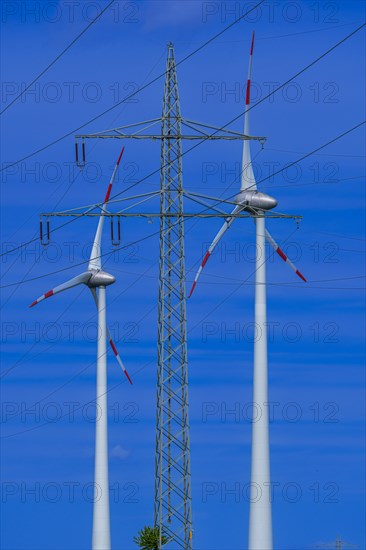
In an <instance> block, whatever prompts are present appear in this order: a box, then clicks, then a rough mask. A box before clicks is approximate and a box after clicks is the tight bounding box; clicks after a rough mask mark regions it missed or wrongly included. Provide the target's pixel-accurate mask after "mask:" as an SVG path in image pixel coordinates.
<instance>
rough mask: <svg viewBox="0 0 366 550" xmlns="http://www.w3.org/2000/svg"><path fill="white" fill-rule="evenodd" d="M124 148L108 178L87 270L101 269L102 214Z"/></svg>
mask: <svg viewBox="0 0 366 550" xmlns="http://www.w3.org/2000/svg"><path fill="white" fill-rule="evenodd" d="M124 150H125V148H124V147H122V149H121V152H120V154H119V157H118V160H117V162H116V165H115V167H114V170H113V174H112V177H111V180H110V182H109V185H108V189H107V193H106V195H105V197H104V202H103V206H102V211H101V214H100V218H99V222H98V227H97V231H96V233H95V237H94V242H93V248H92V251H91V254H90V261H89V267H88V269H89V270H91V269H97V270H99V269H102V259H101V241H102V232H103V225H104V214H105V212H106V206H107V203H108V201H109V197H110V195H111V192H112V187H113V182H114V179H115V177H116V174H117V170H118V167H119V163H120V162H121V158H122V155H123V151H124Z"/></svg>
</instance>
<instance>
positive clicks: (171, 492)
mask: <svg viewBox="0 0 366 550" xmlns="http://www.w3.org/2000/svg"><path fill="white" fill-rule="evenodd" d="M161 133H162V141H161V173H160V191H161V195H160V197H161V198H160V212H161V214H163V216H162V217H161V218H160V270H159V301H158V304H159V305H158V308H159V314H158V319H159V325H158V326H159V329H158V373H157V417H156V459H155V460H156V462H155V514H154V515H155V524H156V525H158V526H159V528H160V537H162V536H166V537H167V538H168V539H169V540H172V541H174V543H175V544H178V545H179V547H181V548H184V549H187V550H189V549H191V548H192V498H191V466H190V445H189V417H188V361H187V323H186V295H185V267H184V219H183V186H182V140H181V137H180V136H181V113H180V104H179V93H178V83H177V74H176V66H175V59H174V49H173V45H172V44H169V45H168V59H167V66H166V78H165V88H164V102H163V113H162V130H161ZM173 136H174V137H173ZM166 214H168V216H167V215H166ZM169 214H170V215H169ZM171 214H175V215H176V216H171ZM160 543H161V540H160Z"/></svg>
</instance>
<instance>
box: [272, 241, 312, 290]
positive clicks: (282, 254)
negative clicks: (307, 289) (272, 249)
mask: <svg viewBox="0 0 366 550" xmlns="http://www.w3.org/2000/svg"><path fill="white" fill-rule="evenodd" d="M276 252H277V254H278V255H279V257H280V258H282V260H283V261H284V262H286V263H287V264H289V266H290V267H291V268H292V269H293V271H294V272H295V273H296V275H297V276H298V277H300V279H302V280H303V281H304V282H305V283H306V282H307V281H306V279H305V277H304V275H303V274H302V273H301V271H299V270H298V269H297V268H296V266H294V264H293V263H292V262H291V261H290V260H289V258H288V257H287V256H286V254H285V253H284V251H283V250H281V248H280V247H279V246H277V248H276Z"/></svg>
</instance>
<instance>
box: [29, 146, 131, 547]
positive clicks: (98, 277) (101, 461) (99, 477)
mask: <svg viewBox="0 0 366 550" xmlns="http://www.w3.org/2000/svg"><path fill="white" fill-rule="evenodd" d="M123 151H124V147H122V150H121V152H120V154H119V157H118V160H117V162H116V165H115V167H114V170H113V174H112V178H111V180H110V183H109V185H108V189H107V193H106V195H105V198H104V202H103V206H102V207H101V214H100V218H99V222H98V227H97V231H96V233H95V238H94V242H93V247H92V251H91V255H90V260H89V265H88V271H86V272H84V273H81V274H80V275H77V276H76V277H74V278H73V279H70V280H69V281H67V282H66V283H63V284H61V285H59V286H56V287H55V288H53V289H52V290H49V291H48V292H46V293H45V294H43V295H42V296H40V297H39V298H38V299H37V300H35V301H34V302H33V303H32V304H31V305H30V306H29V307H33V306H35V305H37V304H39V302H42V301H43V300H45V299H46V298H50V297H51V296H54V295H55V294H59V293H60V292H63V291H64V290H68V289H70V288H73V287H75V286H78V285H81V284H84V285H86V286H87V287H89V289H90V291H91V293H92V295H93V298H94V301H95V304H96V306H97V310H98V328H99V330H98V345H97V388H96V405H97V410H98V412H99V411H100V414H97V415H96V420H95V423H96V433H95V464H94V510H93V536H92V548H93V550H110V547H111V542H110V520H109V480H108V422H107V420H108V408H107V391H108V390H107V346H106V340H107V338H108V340H109V344H110V346H111V348H112V350H113V353H114V355H115V357H116V359H117V361H118V363H119V364H120V366H121V368H122V370H123V372H124V373H125V375H126V377H127V379H128V381H129V382H130V384H132V381H131V378H130V376H129V374H128V372H127V370H126V368H125V366H124V364H123V362H122V360H121V357H120V355H119V353H118V351H117V348H116V346H115V344H114V342H113V340H112V337H111V334H110V331H109V329H108V327H107V324H106V287H107V286H109V285H111V284H113V283H114V282H115V280H116V279H115V277H114V276H113V275H111V274H110V273H107V272H105V271H103V269H102V259H101V258H102V245H101V240H102V233H103V225H104V218H105V213H106V211H107V210H106V206H107V203H108V201H109V197H110V194H111V191H112V186H113V182H114V179H115V177H116V174H117V170H118V167H119V164H120V162H121V158H122V155H123ZM97 289H98V290H97Z"/></svg>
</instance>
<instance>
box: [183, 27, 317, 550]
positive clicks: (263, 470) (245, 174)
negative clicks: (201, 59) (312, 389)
mask: <svg viewBox="0 0 366 550" xmlns="http://www.w3.org/2000/svg"><path fill="white" fill-rule="evenodd" d="M253 48H254V33H253V35H252V42H251V47H250V57H249V72H248V80H247V87H246V100H245V114H244V134H245V135H249V112H248V111H249V105H250V81H251V73H252V58H253ZM235 202H236V206H235V208H234V210H233V212H232V213H231V214H230V215H229V216H228V217H227V218H226V220H225V223H224V225H223V226H222V228H221V229H220V231H219V232H218V233H217V235H216V237H215V238H214V240H213V241H212V243H211V245H210V247H209V249H208V251H207V252H206V254H205V256H204V258H203V260H202V262H201V265H200V267H199V269H198V272H197V275H196V277H195V280H194V282H193V285H192V288H191V291H190V294H189V296H191V295H192V293H193V291H194V289H195V287H196V284H197V281H198V278H199V276H200V274H201V272H202V269H203V268H204V266H205V265H206V262H207V260H208V259H209V257H210V255H211V254H212V252H213V250H214V248H215V247H216V246H217V244H218V242H219V241H220V239H221V238H222V237H223V235H224V234H225V232H226V231H227V230H228V229H229V227H230V226H231V224H232V223H233V222H234V220H235V217H236V215H237V214H240V212H243V211H246V212H249V213H252V214H253V215H254V216H258V215H259V216H260V217H255V218H254V219H255V226H256V271H255V314H254V315H255V317H254V320H255V327H256V330H257V331H258V333H259V334H260V335H261V336H260V338H256V339H255V342H254V375H253V402H254V403H256V405H257V406H258V407H259V410H260V411H261V417H260V419H258V420H257V421H256V422H253V423H252V467H251V495H250V517H249V543H248V548H249V550H272V548H273V544H272V509H271V498H270V496H271V495H270V461H269V421H268V407H267V406H266V404H268V368H267V359H268V352H267V332H266V331H267V328H266V320H267V305H266V263H265V241H266V239H267V241H268V242H269V244H270V245H271V246H272V248H273V249H274V250H275V251H276V252H277V253H278V254H279V256H280V257H281V258H282V259H283V260H284V261H285V262H286V263H287V264H288V265H289V266H290V267H291V268H292V269H293V270H294V271H295V273H296V274H297V275H298V276H299V277H300V278H301V279H302V280H303V281H306V279H305V277H304V276H303V275H302V274H301V273H300V271H299V270H298V269H297V268H296V267H295V266H294V264H293V263H292V262H291V261H290V260H289V259H288V258H287V256H286V255H285V254H284V252H283V251H282V250H281V248H280V247H279V246H278V244H277V243H276V242H275V241H274V239H273V238H272V236H271V235H270V233H269V232H268V231H267V230H266V227H265V217H264V213H265V211H267V210H270V209H272V208H274V207H275V206H276V205H277V201H276V200H275V199H274V198H273V197H270V196H269V195H266V194H265V193H260V192H258V191H257V186H256V182H255V177H254V173H253V167H252V160H251V155H250V140H244V144H243V160H242V172H241V187H240V193H239V194H238V195H237V197H236V199H235Z"/></svg>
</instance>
